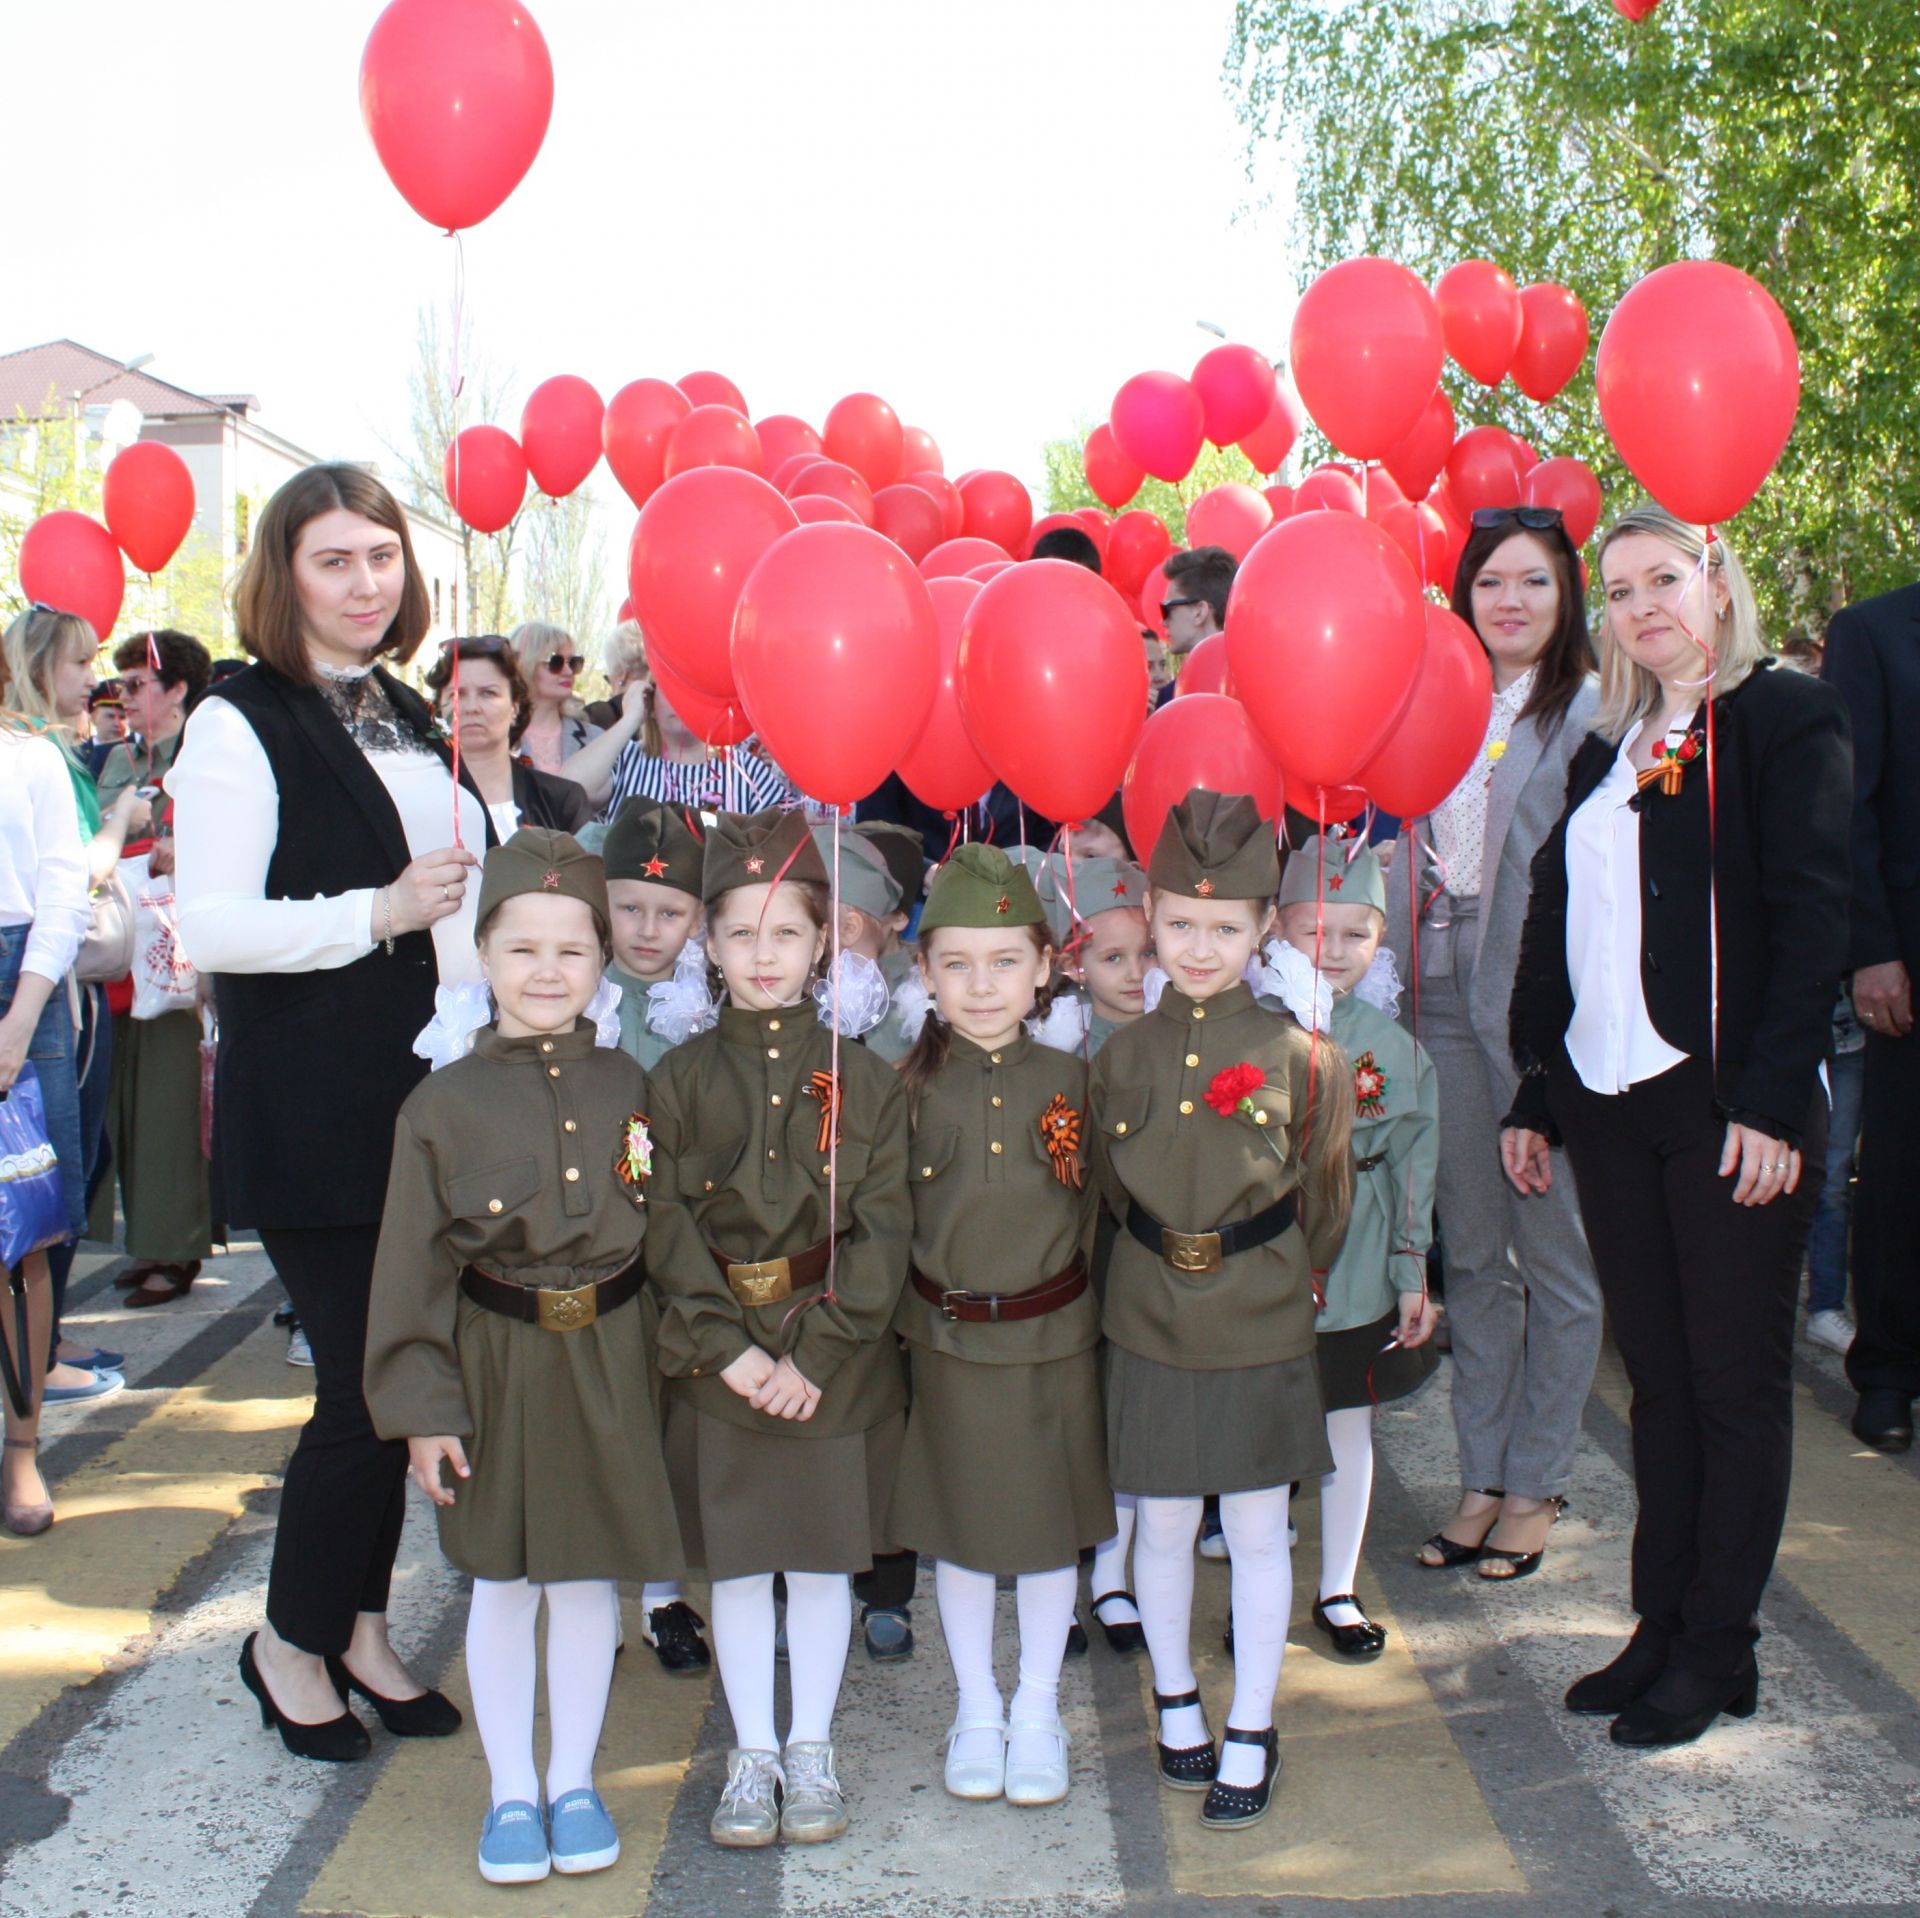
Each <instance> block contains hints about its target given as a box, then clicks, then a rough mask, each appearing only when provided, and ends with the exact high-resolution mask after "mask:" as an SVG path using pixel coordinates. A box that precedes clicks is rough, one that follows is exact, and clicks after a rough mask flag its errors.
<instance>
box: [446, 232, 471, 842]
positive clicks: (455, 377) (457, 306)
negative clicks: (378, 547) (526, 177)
mask: <svg viewBox="0 0 1920 1918" xmlns="http://www.w3.org/2000/svg"><path fill="white" fill-rule="evenodd" d="M449 237H450V238H451V239H452V241H453V339H452V341H451V343H450V346H449V352H448V359H447V398H448V406H447V425H448V428H449V430H450V433H451V440H450V445H451V449H452V453H453V474H452V498H451V499H450V500H449V501H448V504H449V505H452V506H453V509H454V511H455V512H456V513H457V512H458V511H459V510H460V509H459V507H458V505H457V504H455V502H456V501H458V499H459V498H460V395H461V392H462V390H463V389H464V388H465V386H466V377H465V375H464V374H463V373H462V372H461V370H460V335H461V332H462V331H463V330H464V328H465V326H466V322H467V250H466V243H465V242H464V241H463V240H462V239H461V237H460V235H459V234H458V233H457V232H452V233H450V234H449ZM467 538H468V539H471V538H472V534H471V533H470V532H469V533H468V535H467ZM462 547H463V549H464V547H465V541H464V540H463V541H462ZM465 583H466V587H467V595H468V598H469V600H471V598H472V595H473V580H472V578H471V577H469V578H468V579H467V581H466V582H465ZM467 617H468V619H472V618H473V607H472V606H471V605H469V606H468V607H467ZM455 623H456V625H457V624H458V621H457V620H456V622H455ZM449 644H450V647H451V650H452V654H453V661H452V671H451V672H450V673H449V675H448V686H449V688H450V690H451V691H452V694H453V843H454V845H455V846H456V847H460V848H464V846H465V844H466V842H465V840H464V839H463V838H462V836H461V832H460V636H459V634H458V633H457V632H456V633H455V634H454V635H453V636H452V638H451V640H450V641H449Z"/></svg>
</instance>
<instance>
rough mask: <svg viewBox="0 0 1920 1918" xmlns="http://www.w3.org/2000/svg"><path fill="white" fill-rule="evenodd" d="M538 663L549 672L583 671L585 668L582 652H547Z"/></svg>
mask: <svg viewBox="0 0 1920 1918" xmlns="http://www.w3.org/2000/svg"><path fill="white" fill-rule="evenodd" d="M540 663H541V665H543V666H544V667H545V668H546V669H547V671H548V672H550V673H584V672H585V671H586V670H587V661H586V656H585V654H583V653H549V654H548V655H547V656H546V658H545V659H543V660H542V661H541V662H540Z"/></svg>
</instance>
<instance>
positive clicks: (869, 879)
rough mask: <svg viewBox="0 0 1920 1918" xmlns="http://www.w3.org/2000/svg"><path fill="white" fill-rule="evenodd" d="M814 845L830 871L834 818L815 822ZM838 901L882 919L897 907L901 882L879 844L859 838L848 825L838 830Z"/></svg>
mask: <svg viewBox="0 0 1920 1918" xmlns="http://www.w3.org/2000/svg"><path fill="white" fill-rule="evenodd" d="M813 848H814V851H815V852H817V853H818V854H819V855H820V863H821V865H823V866H824V867H825V868H826V869H827V872H828V875H829V876H831V875H832V872H833V821H832V820H830V819H829V820H828V821H827V822H826V823H825V824H824V825H822V824H819V823H818V822H816V823H815V825H814V828H813ZM840 903H841V904H842V905H843V906H851V907H853V908H854V910H855V911H856V912H864V913H865V914H866V915H867V917H868V918H869V919H884V918H885V917H886V916H887V914H888V913H890V912H898V911H899V910H900V882H899V881H898V880H897V879H896V878H894V876H893V874H892V872H891V871H890V870H889V869H888V866H887V862H886V859H885V857H884V856H883V855H882V853H881V851H880V848H879V847H878V846H876V845H874V844H873V843H872V841H871V840H867V839H862V838H861V837H860V836H859V834H857V833H855V832H854V831H852V830H851V829H850V828H848V829H844V830H843V831H842V832H841V834H840Z"/></svg>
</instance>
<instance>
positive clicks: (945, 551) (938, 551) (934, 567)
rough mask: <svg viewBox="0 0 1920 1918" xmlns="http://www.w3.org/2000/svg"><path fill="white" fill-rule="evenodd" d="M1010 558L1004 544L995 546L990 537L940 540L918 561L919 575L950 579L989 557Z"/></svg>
mask: <svg viewBox="0 0 1920 1918" xmlns="http://www.w3.org/2000/svg"><path fill="white" fill-rule="evenodd" d="M1012 558H1013V555H1012V554H1011V553H1010V552H1008V551H1007V549H1006V548H1005V547H1004V546H996V545H995V544H994V543H993V541H992V540H990V539H949V540H942V541H941V543H940V544H939V545H938V546H936V547H935V548H934V549H933V551H932V552H930V553H929V554H928V555H927V556H926V558H925V559H923V560H922V561H921V562H920V575H921V577H922V578H923V579H950V578H954V577H956V576H958V575H959V574H961V573H968V572H971V571H972V570H973V569H974V567H976V566H984V565H985V564H986V563H987V561H988V560H990V559H1005V560H1011V559H1012Z"/></svg>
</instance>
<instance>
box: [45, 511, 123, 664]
mask: <svg viewBox="0 0 1920 1918" xmlns="http://www.w3.org/2000/svg"><path fill="white" fill-rule="evenodd" d="M126 590H127V563H126V561H125V560H124V559H122V558H121V556H120V549H119V547H118V546H116V545H115V544H114V543H113V535H112V534H111V533H109V532H108V531H107V529H106V528H105V527H104V526H102V525H101V524H100V522H99V521H98V520H97V519H89V518H88V517H87V516H86V514H85V513H75V512H70V511H68V510H66V509H64V508H63V509H62V510H61V511H59V512H56V513H43V514H42V515H41V516H40V518H38V519H37V520H35V521H34V522H33V524H32V525H31V526H29V527H28V528H27V530H26V533H25V536H24V537H23V538H22V539H21V541H20V593H21V596H22V597H23V598H24V599H27V600H29V601H31V602H34V603H37V604H39V605H41V606H52V607H55V608H57V609H58V610H59V611H60V612H63V613H78V614H79V615H80V617H81V618H82V619H84V620H85V621H86V622H87V624H88V625H89V626H91V627H92V628H93V632H94V637H95V638H96V639H101V640H104V639H105V638H106V636H107V635H108V634H109V633H110V632H112V631H113V622H114V621H115V620H116V619H118V618H119V617H120V600H121V596H122V595H123V594H124V593H125V592H126Z"/></svg>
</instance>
